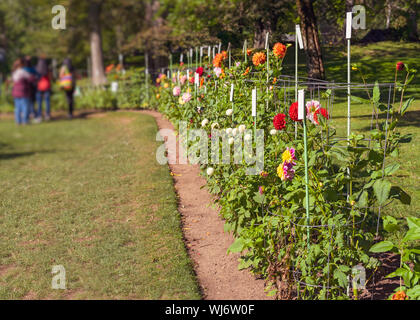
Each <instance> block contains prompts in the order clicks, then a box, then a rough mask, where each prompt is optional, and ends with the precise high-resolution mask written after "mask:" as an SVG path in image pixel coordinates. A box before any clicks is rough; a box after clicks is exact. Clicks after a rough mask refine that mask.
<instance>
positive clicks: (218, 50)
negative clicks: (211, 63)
mask: <svg viewBox="0 0 420 320" xmlns="http://www.w3.org/2000/svg"><path fill="white" fill-rule="evenodd" d="M221 47H222V43H221V42H219V47H218V48H217V53H220V48H221Z"/></svg>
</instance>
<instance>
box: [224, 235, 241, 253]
mask: <svg viewBox="0 0 420 320" xmlns="http://www.w3.org/2000/svg"><path fill="white" fill-rule="evenodd" d="M243 249H244V240H243V239H242V238H237V239H236V240H235V242H234V243H232V244H231V246H230V247H229V248H228V250H227V252H228V253H229V252H233V253H235V252H241V251H242V250H243Z"/></svg>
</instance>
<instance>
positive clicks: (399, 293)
mask: <svg viewBox="0 0 420 320" xmlns="http://www.w3.org/2000/svg"><path fill="white" fill-rule="evenodd" d="M405 298H407V295H406V294H405V292H404V291H397V293H395V294H394V295H393V296H392V298H391V300H405Z"/></svg>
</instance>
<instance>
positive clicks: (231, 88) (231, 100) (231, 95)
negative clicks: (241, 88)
mask: <svg viewBox="0 0 420 320" xmlns="http://www.w3.org/2000/svg"><path fill="white" fill-rule="evenodd" d="M230 102H233V83H232V84H231V85H230Z"/></svg>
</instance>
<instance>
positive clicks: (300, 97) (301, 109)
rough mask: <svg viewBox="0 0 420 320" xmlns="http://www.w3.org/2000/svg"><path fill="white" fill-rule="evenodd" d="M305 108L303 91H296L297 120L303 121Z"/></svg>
mask: <svg viewBox="0 0 420 320" xmlns="http://www.w3.org/2000/svg"><path fill="white" fill-rule="evenodd" d="M304 108H305V90H304V89H302V90H299V91H298V120H303V117H304Z"/></svg>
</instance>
